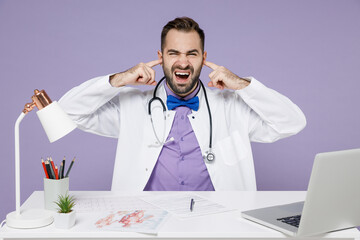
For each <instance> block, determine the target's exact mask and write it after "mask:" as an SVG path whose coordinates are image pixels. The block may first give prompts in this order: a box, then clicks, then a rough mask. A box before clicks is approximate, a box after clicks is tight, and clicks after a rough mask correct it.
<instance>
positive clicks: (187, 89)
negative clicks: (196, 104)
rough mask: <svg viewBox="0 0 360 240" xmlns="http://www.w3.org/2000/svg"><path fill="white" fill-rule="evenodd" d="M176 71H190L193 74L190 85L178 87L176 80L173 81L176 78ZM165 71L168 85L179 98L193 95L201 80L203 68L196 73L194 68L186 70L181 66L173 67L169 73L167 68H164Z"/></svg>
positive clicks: (188, 67)
mask: <svg viewBox="0 0 360 240" xmlns="http://www.w3.org/2000/svg"><path fill="white" fill-rule="evenodd" d="M175 69H179V70H190V72H191V80H190V84H181V85H179V84H178V85H177V84H176V83H175V80H174V79H173V76H174V74H173V73H174V71H175ZM163 71H164V75H165V78H166V83H167V84H168V86H169V88H170V89H171V90H172V91H173V92H174V93H175V94H177V95H179V96H187V95H189V94H190V93H191V91H192V90H194V89H195V86H196V85H197V84H198V82H199V78H200V73H201V67H200V68H199V69H198V70H197V71H196V72H194V68H193V67H192V66H187V67H186V68H181V67H179V66H175V65H174V66H173V67H172V68H171V71H168V69H166V68H165V66H164V67H163Z"/></svg>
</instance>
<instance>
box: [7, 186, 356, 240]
mask: <svg viewBox="0 0 360 240" xmlns="http://www.w3.org/2000/svg"><path fill="white" fill-rule="evenodd" d="M149 194H159V193H158V192H140V193H124V192H109V191H106V192H104V191H73V192H71V195H75V197H76V196H104V195H106V196H109V195H113V196H117V195H120V196H124V195H133V196H143V195H145V196H146V195H149ZM161 194H166V192H161ZM195 194H197V195H199V196H203V197H205V198H208V199H210V200H212V201H215V202H217V203H220V204H222V205H224V206H227V207H229V208H235V209H237V210H235V211H230V212H224V213H218V214H212V215H207V216H201V217H195V218H190V219H186V220H183V219H178V218H176V217H174V216H170V218H169V219H168V220H167V221H166V222H165V224H163V225H162V227H161V229H160V232H159V233H158V234H157V235H149V234H141V233H132V232H99V231H90V230H89V231H84V230H83V228H81V227H79V226H81V223H82V222H83V220H84V219H85V218H86V214H77V220H76V221H77V223H76V225H75V226H74V227H73V228H71V229H69V230H62V229H57V228H55V226H54V224H51V225H49V226H47V227H43V228H38V229H12V228H9V227H7V226H6V225H5V226H4V227H3V228H1V229H0V239H1V238H3V239H8V238H46V239H48V238H56V239H69V238H73V239H75V238H91V239H94V238H99V239H105V238H122V239H124V238H132V239H140V238H148V239H149V238H150V239H152V238H154V239H155V238H157V239H159V238H160V239H170V238H176V239H189V238H211V239H225V238H235V239H244V238H285V237H286V235H284V234H282V233H280V232H278V231H275V230H272V229H269V228H267V227H264V226H261V225H259V224H256V223H253V222H251V221H248V220H246V219H244V218H242V217H241V212H242V211H245V210H250V209H254V208H260V207H267V206H271V205H278V204H286V203H291V202H298V201H303V200H304V199H305V194H306V192H285V191H281V192H261V191H260V192H259V191H258V192H195ZM43 206H44V197H43V192H42V191H36V192H34V193H33V194H32V195H31V196H30V197H29V198H28V199H27V200H26V201H25V203H24V204H23V205H22V207H21V208H22V209H27V208H43ZM321 237H324V238H343V239H344V238H348V239H354V238H360V234H359V231H358V230H357V229H356V228H353V229H348V230H343V231H338V232H333V233H330V234H325V235H323V236H321Z"/></svg>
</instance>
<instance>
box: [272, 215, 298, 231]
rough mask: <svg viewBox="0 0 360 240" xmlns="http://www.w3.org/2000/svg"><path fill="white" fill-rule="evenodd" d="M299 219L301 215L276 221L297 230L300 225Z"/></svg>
mask: <svg viewBox="0 0 360 240" xmlns="http://www.w3.org/2000/svg"><path fill="white" fill-rule="evenodd" d="M300 218H301V215H296V216H291V217H284V218H278V219H276V220H278V221H280V222H283V223H286V224H289V225H291V226H294V227H297V228H298V227H299V224H300Z"/></svg>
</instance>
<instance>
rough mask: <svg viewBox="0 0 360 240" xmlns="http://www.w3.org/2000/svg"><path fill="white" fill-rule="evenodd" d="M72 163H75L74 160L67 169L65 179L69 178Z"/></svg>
mask: <svg viewBox="0 0 360 240" xmlns="http://www.w3.org/2000/svg"><path fill="white" fill-rule="evenodd" d="M74 161H75V158H74V159H73V160H72V161H71V163H70V166H69V169H68V170H67V172H66V175H65V177H68V176H69V173H70V170H71V168H72V166H73V165H74Z"/></svg>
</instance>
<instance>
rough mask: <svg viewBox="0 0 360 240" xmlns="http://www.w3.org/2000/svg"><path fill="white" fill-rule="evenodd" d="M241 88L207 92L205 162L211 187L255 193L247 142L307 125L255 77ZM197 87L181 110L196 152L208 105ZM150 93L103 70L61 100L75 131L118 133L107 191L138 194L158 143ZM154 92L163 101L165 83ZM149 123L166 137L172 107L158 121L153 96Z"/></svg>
mask: <svg viewBox="0 0 360 240" xmlns="http://www.w3.org/2000/svg"><path fill="white" fill-rule="evenodd" d="M249 80H251V83H250V85H249V86H247V87H246V88H244V89H242V90H237V91H229V90H218V89H209V88H207V89H206V92H207V96H208V101H209V105H210V109H211V114H212V125H213V126H212V129H213V142H212V144H213V149H212V150H213V152H214V154H215V156H216V159H215V161H212V162H207V161H206V160H204V161H205V164H206V166H207V169H208V172H209V175H210V178H211V181H212V183H213V185H214V188H215V190H256V179H255V169H254V162H253V156H252V151H251V145H250V142H251V141H254V142H274V141H276V140H278V139H280V138H284V137H288V136H290V135H293V134H296V133H298V132H299V131H301V130H302V129H303V128H304V127H305V125H306V119H305V116H304V114H303V113H302V111H301V110H300V109H299V108H298V107H297V106H296V105H295V104H294V103H292V102H291V101H290V100H289V99H288V98H287V97H285V96H283V95H281V94H279V93H278V92H276V91H274V90H272V89H269V88H267V87H266V86H264V85H263V84H261V83H260V82H259V81H257V80H256V79H254V78H249ZM203 94H204V93H203V90H202V89H201V90H200V92H199V94H198V96H199V99H200V103H199V104H200V105H199V110H198V111H192V113H191V114H189V115H188V118H189V120H190V123H191V125H192V128H193V130H194V132H195V135H196V138H197V140H198V142H199V145H200V148H201V151H202V153H203V154H205V153H206V151H208V149H209V134H210V124H209V115H208V109H207V107H206V102H205V98H204V95H203ZM152 96H153V90H151V91H145V92H144V91H141V90H139V89H136V88H133V87H120V88H115V87H112V86H111V85H110V83H109V75H107V76H102V77H97V78H94V79H91V80H89V81H87V82H84V83H83V84H81V85H79V86H77V87H75V88H73V89H71V90H70V91H69V92H67V93H66V94H65V95H64V96H63V97H62V98H61V99H60V100H59V103H60V105H61V106H62V107H63V108H64V110H65V111H66V112H67V113H68V114H69V116H70V117H71V118H72V119H73V120H74V121H75V122H76V124H77V125H78V128H80V129H82V130H84V131H87V132H91V133H95V134H98V135H102V136H107V137H113V138H118V144H117V153H116V160H115V166H114V173H113V181H112V190H121V191H142V190H143V189H144V187H145V185H146V183H147V182H148V179H149V178H150V175H151V173H152V170H153V168H154V166H155V164H156V162H157V159H158V156H159V154H160V151H161V149H162V146H159V145H156V138H155V135H154V131H153V127H152V124H151V121H150V117H149V114H148V102H149V100H150V99H151V98H152ZM157 96H158V97H160V98H161V99H162V100H163V102H164V103H166V92H165V89H164V86H163V85H161V86H159V89H158V91H157ZM151 108H152V118H153V123H154V128H155V130H156V133H157V135H158V136H159V138H160V140H163V139H166V138H167V136H168V133H169V131H170V128H171V126H172V122H173V120H174V116H175V113H176V112H175V111H172V110H170V111H169V110H167V111H166V114H165V115H166V121H165V120H164V116H163V111H162V107H161V106H160V103H159V101H155V102H154V103H153V104H152V105H151Z"/></svg>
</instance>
